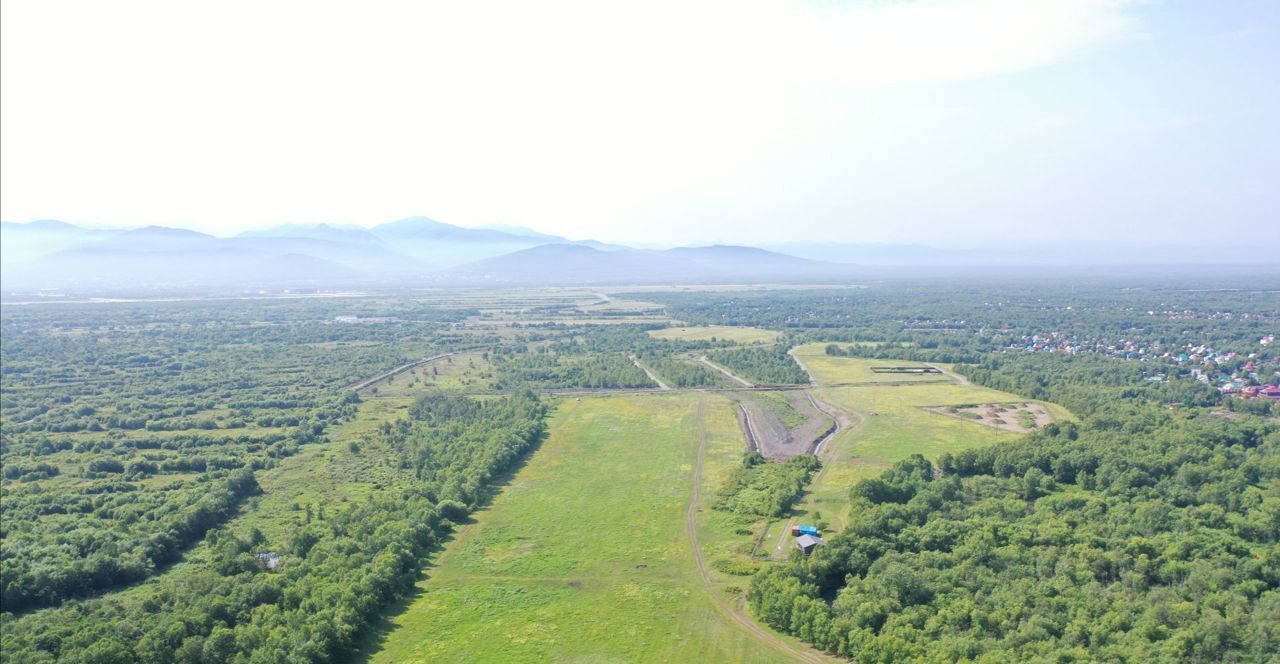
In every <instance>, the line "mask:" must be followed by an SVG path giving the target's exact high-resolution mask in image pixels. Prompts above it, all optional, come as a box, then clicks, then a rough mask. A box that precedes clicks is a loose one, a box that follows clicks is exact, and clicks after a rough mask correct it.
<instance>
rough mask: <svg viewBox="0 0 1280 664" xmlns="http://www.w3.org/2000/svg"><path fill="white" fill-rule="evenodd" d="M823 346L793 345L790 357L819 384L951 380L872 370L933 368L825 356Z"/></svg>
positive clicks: (918, 363) (928, 375)
mask: <svg viewBox="0 0 1280 664" xmlns="http://www.w3.org/2000/svg"><path fill="white" fill-rule="evenodd" d="M826 348H827V344H823V343H816V344H805V345H803V346H796V347H795V349H794V350H792V355H793V356H794V357H795V358H796V360H798V361H799V362H800V366H802V367H804V368H805V370H806V371H808V372H809V375H810V376H812V377H813V380H814V381H815V382H817V383H818V384H820V385H841V384H847V383H894V384H914V383H950V382H952V379H951V378H948V377H947V376H946V375H945V374H941V373H896V372H885V371H875V370H874V369H875V368H881V367H913V368H918V369H922V370H923V369H928V368H930V367H933V366H934V365H931V364H926V363H924V362H907V361H903V360H862V359H859V358H852V357H840V356H837V355H827V352H826Z"/></svg>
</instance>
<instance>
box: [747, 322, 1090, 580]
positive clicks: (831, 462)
mask: <svg viewBox="0 0 1280 664" xmlns="http://www.w3.org/2000/svg"><path fill="white" fill-rule="evenodd" d="M824 349H825V345H821V344H809V345H806V346H801V347H799V348H797V349H796V352H795V354H796V356H797V358H798V359H799V360H800V361H801V362H802V363H803V364H804V365H805V366H807V367H808V369H809V371H810V372H811V373H812V375H813V376H814V377H815V379H816V380H817V381H818V383H819V385H827V386H828V387H819V388H817V389H815V390H814V395H815V396H816V397H817V398H818V399H819V400H821V401H823V402H826V403H828V404H830V405H831V406H834V407H836V408H839V409H841V410H843V411H845V412H846V413H848V415H849V423H847V424H846V427H845V429H844V430H843V431H841V432H840V433H839V434H838V435H836V436H835V437H834V438H833V439H832V440H831V442H830V443H828V444H827V445H826V446H825V447H824V449H823V451H822V453H821V454H820V458H821V459H822V463H823V468H822V470H821V471H820V472H819V473H818V474H817V475H815V476H814V479H813V482H812V484H811V485H810V487H809V493H808V495H807V496H806V498H805V501H804V502H803V503H801V505H799V506H797V509H796V517H795V518H793V519H791V520H789V521H782V522H777V523H774V524H772V525H771V526H770V529H769V532H767V533H766V534H765V536H766V538H767V539H766V540H765V541H769V542H770V543H771V544H770V546H771V547H772V548H774V551H773V553H774V554H775V555H778V554H779V553H781V555H785V553H786V551H785V546H784V547H783V549H782V550H781V552H779V550H778V549H777V544H779V543H781V544H784V545H786V544H788V542H787V541H786V540H785V538H784V537H782V536H781V533H780V532H779V530H778V529H779V528H785V527H787V526H788V525H789V524H790V523H801V522H814V523H819V522H825V523H826V524H827V525H828V526H829V527H830V528H831V529H834V530H841V529H843V528H844V527H845V526H846V525H847V524H848V523H849V521H850V519H851V518H852V517H853V516H855V515H851V514H850V513H849V488H850V487H851V486H853V484H854V483H855V482H857V481H859V480H862V479H866V478H869V477H874V476H875V475H876V474H878V473H880V472H881V471H883V470H884V469H885V468H888V467H889V466H890V465H892V464H893V463H894V462H897V461H900V460H902V459H905V458H907V457H909V456H910V455H912V454H922V455H924V456H925V457H926V458H928V459H930V460H936V459H937V458H938V456H940V455H941V454H942V453H944V452H958V451H960V450H964V449H969V448H972V447H978V446H982V445H990V444H993V443H997V442H1001V441H1007V440H1014V439H1016V438H1018V436H1019V435H1021V434H1019V433H1017V432H1014V431H1010V430H1001V429H995V428H991V427H980V426H973V422H972V421H970V420H969V419H967V418H961V417H954V416H953V417H946V416H942V415H940V414H938V413H936V412H930V410H929V409H931V408H942V409H945V408H947V407H956V408H957V409H958V408H959V407H965V406H972V405H973V404H982V403H1003V404H1011V403H1012V404H1027V405H1028V406H1033V405H1034V406H1038V407H1039V408H1041V409H1043V410H1044V412H1045V414H1046V415H1047V416H1048V417H1050V418H1051V419H1055V420H1061V419H1070V417H1071V415H1070V413H1068V412H1067V411H1066V409H1064V408H1062V407H1061V406H1058V405H1056V404H1041V403H1039V402H1034V401H1029V400H1024V399H1020V398H1019V397H1017V396H1016V395H1012V394H1009V393H1006V392H1000V391H998V390H991V389H987V388H984V387H978V386H975V385H971V384H968V383H960V382H958V380H959V379H957V378H954V377H952V376H950V375H947V374H945V373H944V374H943V375H941V376H939V375H938V374H931V375H929V377H928V378H919V379H917V381H916V382H914V383H913V382H911V377H910V376H906V377H904V376H901V375H894V374H876V373H875V372H873V371H872V369H871V368H872V367H879V366H915V365H919V366H924V365H923V364H920V363H917V362H901V361H896V360H892V361H886V360H869V359H861V358H850V357H835V356H829V355H827V354H826V353H825V350H824ZM938 366H939V367H940V368H941V369H942V370H943V371H944V372H946V371H950V370H951V369H950V367H949V366H947V365H938ZM877 376H880V377H881V378H880V379H879V380H877V378H876V377H877ZM904 378H905V380H904ZM850 383H853V384H852V385H850ZM841 385H843V386H841Z"/></svg>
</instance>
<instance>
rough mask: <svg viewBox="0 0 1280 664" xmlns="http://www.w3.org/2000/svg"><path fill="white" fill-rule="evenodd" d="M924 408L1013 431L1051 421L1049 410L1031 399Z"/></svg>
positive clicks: (1031, 427)
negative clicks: (1015, 401)
mask: <svg viewBox="0 0 1280 664" xmlns="http://www.w3.org/2000/svg"><path fill="white" fill-rule="evenodd" d="M925 410H927V411H929V412H932V413H938V414H940V415H946V416H948V417H958V418H960V419H965V420H970V421H972V422H974V423H976V424H981V425H983V426H989V427H992V428H994V429H1001V430H1003V431H1012V432H1014V433H1028V432H1031V431H1035V430H1036V429H1039V428H1041V427H1043V426H1044V425H1046V424H1049V423H1050V422H1053V416H1052V415H1050V414H1049V410H1048V409H1047V408H1045V407H1044V405H1043V404H1038V403H1035V402H1032V401H1022V402H1017V403H981V404H976V405H972V406H926V407H925Z"/></svg>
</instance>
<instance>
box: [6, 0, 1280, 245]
mask: <svg viewBox="0 0 1280 664" xmlns="http://www.w3.org/2000/svg"><path fill="white" fill-rule="evenodd" d="M2 7H3V10H2V16H0V32H2V34H0V84H2V85H3V90H2V91H0V122H3V136H2V137H0V192H2V196H0V217H3V218H4V219H5V220H7V221H27V220H31V219H39V218H58V219H63V220H67V221H72V222H79V223H97V224H104V225H140V224H166V225H176V226H184V227H189V228H198V229H201V230H206V231H211V232H216V233H220V234H230V233H234V232H237V231H239V230H242V229H245V228H249V227H255V226H264V225H272V224H278V223H291V222H318V221H324V222H337V223H358V224H363V225H373V224H376V223H380V222H383V221H389V220H392V219H396V218H399V217H404V216H409V215H414V214H423V215H427V216H431V217H433V218H436V219H439V220H441V221H448V222H452V223H457V224H461V225H468V226H473V225H482V224H490V223H509V224H523V225H528V226H532V227H535V228H538V229H540V230H544V231H548V232H556V233H560V234H564V235H568V236H571V237H575V238H581V237H593V238H597V239H601V240H623V241H635V242H657V243H690V242H706V241H732V242H739V243H765V242H774V241H781V240H787V239H800V240H839V241H855V242H920V243H927V244H936V245H941V244H952V243H958V242H959V243H968V244H973V243H984V244H985V243H991V242H1001V241H1006V240H1022V241H1046V240H1050V241H1051V240H1064V239H1075V240H1079V239H1091V238H1093V239H1097V238H1111V239H1116V240H1120V241H1126V242H1132V241H1151V242H1161V243H1163V242H1187V243H1190V242H1201V241H1205V240H1211V239H1212V238H1215V237H1222V236H1235V239H1240V238H1242V237H1243V238H1249V239H1252V240H1253V241H1256V242H1258V243H1259V246H1263V247H1266V246H1271V247H1276V248H1277V249H1278V250H1280V154H1278V153H1280V131H1278V130H1277V125H1278V124H1280V120H1278V118H1280V0H1254V1H1233V0H1199V1H1190V0H1188V1H1177V0H1163V1H1162V0H1147V1H1125V0H949V1H948V0H898V1H892V0H878V1H873V0H865V1H848V2H839V1H837V0H814V1H812V2H750V1H744V0H732V1H725V2H692V1H679V2H662V1H656V2H655V1H646V2H635V3H625V4H624V3H614V2H600V1H586V2H567V3H562V2H554V1H552V2H511V3H496V2H456V1H454V2H440V3H419V2H404V3H399V2H369V3H341V4H339V3H327V2H296V3H293V2H288V3H286V2H237V1H231V2H228V1H220V2H207V3H199V4H197V3H188V2H172V1H163V2H128V1H125V2H101V1H100V0H95V1H85V2H62V1H58V0H6V1H5V2H4V4H3V5H2Z"/></svg>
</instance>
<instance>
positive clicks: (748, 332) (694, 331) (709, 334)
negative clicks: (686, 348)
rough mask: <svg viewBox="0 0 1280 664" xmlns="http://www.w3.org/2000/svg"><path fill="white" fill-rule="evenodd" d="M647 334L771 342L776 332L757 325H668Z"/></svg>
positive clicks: (664, 336) (684, 339) (658, 337)
mask: <svg viewBox="0 0 1280 664" xmlns="http://www.w3.org/2000/svg"><path fill="white" fill-rule="evenodd" d="M649 336H651V337H653V338H655V339H679V340H682V341H710V340H712V339H717V340H720V341H732V342H734V343H737V344H759V343H773V341H774V340H776V339H777V338H778V333H777V332H774V331H772V330H762V329H760V328H758V327H729V326H721V325H711V326H708V327H668V328H665V329H662V330H650V331H649Z"/></svg>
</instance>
